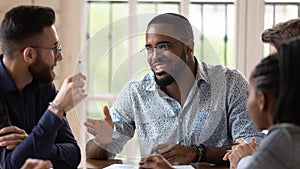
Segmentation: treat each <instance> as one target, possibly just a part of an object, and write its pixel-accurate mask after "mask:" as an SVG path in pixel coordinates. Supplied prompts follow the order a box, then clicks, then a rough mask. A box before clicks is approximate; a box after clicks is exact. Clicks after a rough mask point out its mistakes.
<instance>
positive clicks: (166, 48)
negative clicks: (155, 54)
mask: <svg viewBox="0 0 300 169" xmlns="http://www.w3.org/2000/svg"><path fill="white" fill-rule="evenodd" d="M169 47H170V44H168V43H163V44H159V45H157V48H158V49H163V50H168V49H169Z"/></svg>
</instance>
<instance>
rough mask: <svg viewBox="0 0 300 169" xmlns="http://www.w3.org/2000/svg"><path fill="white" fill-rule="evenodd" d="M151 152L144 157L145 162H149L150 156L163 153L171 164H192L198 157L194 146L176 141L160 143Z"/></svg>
mask: <svg viewBox="0 0 300 169" xmlns="http://www.w3.org/2000/svg"><path fill="white" fill-rule="evenodd" d="M151 153H152V154H151V155H150V156H148V157H146V159H144V163H147V161H148V158H149V157H151V156H155V155H156V154H160V155H162V156H163V157H164V158H165V159H166V160H167V161H168V162H169V163H171V164H190V163H191V162H192V161H194V159H195V157H196V152H195V149H194V147H192V146H183V145H180V144H175V143H164V144H159V145H157V146H155V147H154V148H152V151H151Z"/></svg>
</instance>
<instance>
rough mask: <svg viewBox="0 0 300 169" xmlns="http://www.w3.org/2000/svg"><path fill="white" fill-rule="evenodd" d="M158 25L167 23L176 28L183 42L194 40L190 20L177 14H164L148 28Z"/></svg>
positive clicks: (153, 20) (157, 17)
mask: <svg viewBox="0 0 300 169" xmlns="http://www.w3.org/2000/svg"><path fill="white" fill-rule="evenodd" d="M156 23H166V24H170V25H172V26H173V27H174V29H175V31H176V33H178V35H179V36H180V38H181V40H190V39H192V40H194V35H193V29H192V26H191V24H190V22H189V20H188V19H187V18H186V17H184V16H182V15H180V14H175V13H164V14H160V15H158V16H156V17H154V18H153V19H152V20H151V21H150V22H149V23H148V25H147V26H149V25H151V24H156Z"/></svg>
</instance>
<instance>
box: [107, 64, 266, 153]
mask: <svg viewBox="0 0 300 169" xmlns="http://www.w3.org/2000/svg"><path fill="white" fill-rule="evenodd" d="M247 85H248V82H247V80H246V79H245V77H244V76H243V75H242V74H241V73H240V72H238V71H237V70H234V69H229V68H226V67H224V66H221V65H207V64H206V63H204V62H200V63H199V64H198V70H197V75H196V78H195V83H194V85H193V86H192V88H191V90H190V92H189V95H188V97H187V99H186V101H185V103H184V105H181V104H180V103H179V102H178V101H177V100H175V99H173V98H171V97H169V96H168V95H167V94H166V93H164V92H163V91H162V90H160V88H159V87H158V86H157V84H156V82H155V79H154V74H153V73H152V72H150V73H148V74H147V75H145V76H144V77H143V78H141V79H136V80H133V81H131V82H129V83H128V84H127V85H126V86H125V87H124V88H123V89H122V91H121V92H120V93H119V95H118V97H117V99H116V101H115V104H114V106H113V107H112V108H111V110H110V112H111V116H112V119H113V122H114V126H115V128H114V130H115V132H114V134H113V143H112V144H110V145H109V147H108V151H110V152H112V153H114V154H116V153H119V152H120V151H121V150H122V148H123V146H124V144H125V143H126V142H127V141H128V140H129V139H131V138H132V137H133V136H134V133H135V131H136V132H137V136H138V139H139V145H140V152H141V155H142V156H144V155H146V154H148V153H149V152H150V150H149V149H151V148H152V147H153V146H156V145H157V144H162V143H166V142H173V143H181V144H183V145H186V146H189V145H192V144H200V143H203V144H204V145H206V146H213V147H222V146H225V145H231V144H233V143H234V140H235V139H237V138H239V137H243V138H245V139H250V137H257V140H258V141H259V140H261V138H262V137H263V134H262V133H260V132H258V131H257V130H256V129H255V127H254V124H253V123H252V121H251V120H250V118H249V116H248V113H247V111H246V104H245V103H246V99H247Z"/></svg>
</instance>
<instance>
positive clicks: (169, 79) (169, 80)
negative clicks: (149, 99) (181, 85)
mask: <svg viewBox="0 0 300 169" xmlns="http://www.w3.org/2000/svg"><path fill="white" fill-rule="evenodd" d="M154 78H155V81H156V83H157V85H158V86H160V87H166V86H168V85H170V84H172V83H173V82H174V81H175V79H174V78H173V77H172V76H171V75H168V76H167V77H165V78H163V79H160V80H159V79H157V77H156V76H154Z"/></svg>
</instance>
